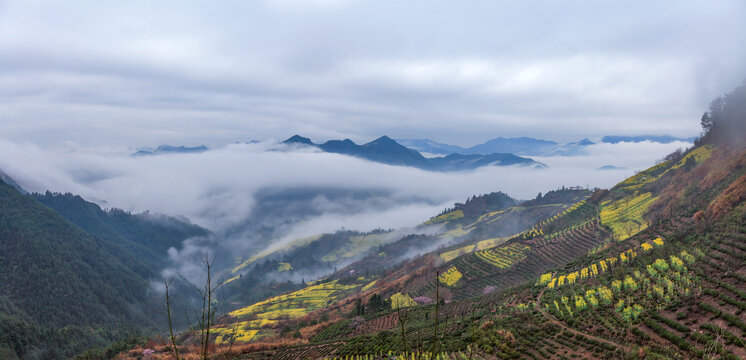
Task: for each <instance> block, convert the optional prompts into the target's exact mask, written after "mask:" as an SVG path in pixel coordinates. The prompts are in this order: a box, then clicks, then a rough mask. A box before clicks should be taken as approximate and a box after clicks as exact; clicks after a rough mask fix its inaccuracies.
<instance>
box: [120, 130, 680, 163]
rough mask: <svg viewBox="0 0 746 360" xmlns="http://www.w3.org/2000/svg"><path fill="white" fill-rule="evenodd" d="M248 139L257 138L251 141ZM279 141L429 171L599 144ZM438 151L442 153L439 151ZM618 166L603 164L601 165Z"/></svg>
mask: <svg viewBox="0 0 746 360" xmlns="http://www.w3.org/2000/svg"><path fill="white" fill-rule="evenodd" d="M693 140H694V138H693V137H691V138H677V137H673V136H668V135H637V136H604V137H603V138H602V139H601V140H600V142H599V143H604V144H619V143H639V142H643V141H647V142H653V143H661V144H669V143H673V142H683V143H690V142H692V141H693ZM250 143H259V141H256V140H255V141H252V142H250ZM281 144H284V145H289V146H291V147H292V148H293V149H297V148H306V147H307V148H312V149H318V150H321V151H323V152H328V153H334V154H342V155H347V156H353V157H357V158H362V159H366V160H369V161H374V162H379V163H383V164H388V165H397V166H409V167H415V168H419V169H423V170H430V171H465V170H474V169H477V168H480V167H483V166H511V165H520V166H534V167H538V168H542V167H546V165H545V164H543V163H541V162H538V161H536V160H534V159H531V158H528V156H538V157H552V156H580V155H587V154H588V151H587V147H588V146H591V145H595V144H596V143H595V142H593V141H591V140H589V139H587V138H585V139H582V140H580V141H575V142H568V143H558V142H555V141H550V140H543V139H536V138H532V137H525V136H524V137H515V138H504V137H498V138H495V139H491V140H488V141H486V142H484V143H481V144H477V145H474V146H471V147H468V148H465V147H461V146H458V145H451V144H446V143H440V142H436V141H433V140H429V139H399V140H394V139H392V138H390V137H388V136H385V135H384V136H381V137H379V138H377V139H375V140H373V141H370V142H368V143H365V144H362V145H358V144H356V143H355V142H353V141H352V140H350V139H344V140H329V141H326V142H324V143H321V144H316V143H314V142H313V141H312V140H311V139H310V138H307V137H303V136H301V135H293V136H292V137H290V138H288V139H287V140H285V141H282V142H281ZM208 150H210V149H209V148H208V147H207V146H205V145H199V146H183V145H182V146H172V145H160V146H157V147H155V148H153V149H152V150H148V149H141V150H138V151H137V152H135V153H133V154H132V156H150V155H159V154H190V153H201V152H205V151H208ZM437 155H440V156H437ZM611 168H615V166H614V165H604V167H603V169H605V170H608V169H611Z"/></svg>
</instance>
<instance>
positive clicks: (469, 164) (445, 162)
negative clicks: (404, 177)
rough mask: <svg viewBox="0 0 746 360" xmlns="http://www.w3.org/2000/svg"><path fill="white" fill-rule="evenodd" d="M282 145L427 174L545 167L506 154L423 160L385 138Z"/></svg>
mask: <svg viewBox="0 0 746 360" xmlns="http://www.w3.org/2000/svg"><path fill="white" fill-rule="evenodd" d="M282 144H285V145H292V146H297V145H300V146H310V147H314V148H318V149H320V150H322V151H324V152H328V153H335V154H342V155H349V156H354V157H359V158H363V159H366V160H370V161H374V162H379V163H383V164H388V165H398V166H410V167H415V168H419V169H423V170H430V171H465V170H474V169H477V168H480V167H483V166H509V165H522V166H535V167H546V165H544V164H542V163H539V162H537V161H535V160H533V159H530V158H525V157H520V156H517V155H514V154H508V153H490V154H486V155H482V154H471V155H461V154H451V155H449V156H444V157H435V158H426V157H424V156H423V155H422V154H420V153H419V152H418V151H417V150H414V149H410V148H408V147H406V146H404V145H402V144H400V143H399V142H397V141H396V140H394V139H392V138H390V137H388V136H385V135H384V136H381V137H379V138H377V139H375V140H373V141H370V142H368V143H365V144H363V145H358V144H356V143H355V142H353V141H352V140H350V139H344V140H329V141H327V142H325V143H323V144H315V143H313V142H312V141H311V139H309V138H306V137H303V136H300V135H293V136H292V137H290V138H288V139H287V140H285V141H283V142H282Z"/></svg>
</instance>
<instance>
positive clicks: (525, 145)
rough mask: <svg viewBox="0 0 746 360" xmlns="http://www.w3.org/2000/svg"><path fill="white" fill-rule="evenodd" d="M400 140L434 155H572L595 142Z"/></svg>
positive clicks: (522, 139)
mask: <svg viewBox="0 0 746 360" xmlns="http://www.w3.org/2000/svg"><path fill="white" fill-rule="evenodd" d="M398 141H399V142H400V143H401V144H403V145H404V146H407V147H409V148H412V149H415V150H417V151H421V152H423V153H428V154H433V155H449V154H454V153H457V154H464V155H476V154H490V153H511V154H516V155H519V156H553V155H566V156H570V155H578V154H582V153H583V149H584V148H585V147H586V146H588V145H593V144H594V142H592V141H590V140H588V139H583V140H580V141H577V142H572V143H567V144H560V143H557V142H554V141H549V140H542V139H535V138H531V137H525V136H524V137H516V138H504V137H498V138H495V139H491V140H488V141H486V142H484V143H482V144H478V145H474V146H472V147H468V148H464V147H461V146H457V145H450V144H443V143H439V142H436V141H433V140H429V139H400V140H398Z"/></svg>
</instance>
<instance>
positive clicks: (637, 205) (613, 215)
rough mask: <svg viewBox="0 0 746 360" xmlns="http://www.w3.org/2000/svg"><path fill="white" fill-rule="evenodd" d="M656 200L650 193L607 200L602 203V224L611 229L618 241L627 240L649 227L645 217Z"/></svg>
mask: <svg viewBox="0 0 746 360" xmlns="http://www.w3.org/2000/svg"><path fill="white" fill-rule="evenodd" d="M655 200H656V197H654V196H653V195H652V194H651V193H649V192H646V193H642V194H639V195H632V196H627V197H624V198H622V199H619V200H615V201H614V200H607V201H605V202H603V203H601V214H600V216H601V224H603V225H604V226H608V227H609V228H611V230H612V232H613V234H614V239H616V240H617V241H622V240H626V239H628V238H629V237H631V236H633V235H635V234H637V233H639V232H640V231H643V230H645V229H646V228H647V227H648V222H647V221H646V220H645V219H643V215H644V214H645V212H646V211H647V210H648V207H650V205H651V204H653V202H654V201H655Z"/></svg>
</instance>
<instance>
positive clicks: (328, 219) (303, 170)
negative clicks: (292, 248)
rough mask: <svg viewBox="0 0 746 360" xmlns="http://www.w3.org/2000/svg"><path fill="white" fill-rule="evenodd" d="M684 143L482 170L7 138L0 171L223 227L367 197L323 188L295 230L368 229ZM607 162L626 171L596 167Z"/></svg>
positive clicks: (260, 149)
mask: <svg viewBox="0 0 746 360" xmlns="http://www.w3.org/2000/svg"><path fill="white" fill-rule="evenodd" d="M687 145H689V144H687V143H671V144H659V143H650V142H643V143H635V144H632V143H619V144H597V145H593V146H590V147H588V150H589V153H588V155H585V156H574V157H549V158H537V160H539V161H542V162H543V163H545V164H547V165H548V166H549V168H548V169H532V168H524V167H485V168H480V169H478V170H476V171H472V172H464V173H437V172H428V171H422V170H419V169H415V168H408V167H399V166H389V165H383V164H378V163H373V162H368V161H365V160H361V159H357V158H353V157H347V156H342V155H337V154H329V153H322V152H315V151H304V150H298V149H295V150H289V151H273V150H272V149H273V148H274V147H275V145H274V144H273V143H259V144H233V145H229V146H226V147H224V148H220V149H215V150H210V151H207V152H204V153H199V154H174V155H158V156H150V157H131V156H128V155H127V154H124V153H117V152H109V151H105V150H106V149H104V151H96V149H91V148H78V149H77V150H76V151H53V150H48V149H44V148H41V147H39V146H37V145H34V144H29V143H22V144H19V143H14V142H9V141H4V140H2V141H0V169H2V170H3V171H4V172H6V173H7V174H9V175H10V176H11V177H13V178H14V179H16V181H18V182H19V183H20V184H21V185H22V186H24V187H25V188H26V189H27V190H30V191H37V192H43V191H46V190H51V191H54V192H72V193H75V194H80V195H81V196H83V197H84V198H86V199H88V200H91V201H96V202H98V203H100V204H101V205H102V206H104V207H118V208H122V209H125V210H130V211H134V212H141V211H146V210H150V211H153V212H159V213H164V214H168V215H173V216H185V217H187V218H189V219H191V220H192V221H193V222H196V223H197V224H200V225H202V226H205V227H207V228H210V229H211V230H213V231H216V232H220V231H221V230H225V229H230V228H235V227H237V226H239V225H240V224H242V223H243V222H245V221H246V219H250V218H261V215H262V214H260V213H256V211H260V210H261V208H257V206H256V205H257V199H262V197H261V196H264V195H261V194H263V192H265V191H266V190H267V189H275V190H277V189H280V190H281V189H342V190H345V191H349V192H353V191H356V192H357V193H366V192H367V193H369V194H370V195H366V196H364V197H358V198H357V200H356V199H352V198H345V197H340V198H339V199H341V200H339V199H337V198H331V199H330V198H329V197H328V196H326V195H323V193H322V194H321V195H319V196H317V197H314V198H312V199H310V201H308V204H307V205H306V206H308V207H310V209H311V210H312V211H308V210H303V211H304V212H308V213H310V214H312V215H313V217H311V218H306V219H303V221H302V222H300V223H294V224H293V230H292V232H291V235H292V237H296V238H301V237H304V236H311V235H315V234H318V233H321V232H332V231H334V230H337V229H339V228H341V227H345V228H348V229H355V230H362V231H367V230H372V229H375V228H399V227H406V226H413V225H416V224H419V223H421V222H423V221H425V220H427V219H428V218H429V217H430V216H433V215H435V214H437V212H439V211H440V210H442V208H443V207H445V206H448V205H450V204H452V203H453V202H455V201H463V200H464V199H466V198H467V197H470V196H471V195H474V194H480V193H488V192H492V191H503V192H506V193H508V194H510V195H511V196H513V197H516V198H523V199H527V198H533V197H534V196H535V195H536V193H538V192H546V191H548V190H552V189H556V188H558V187H560V186H562V185H565V186H574V185H580V186H588V187H591V188H592V187H610V186H613V185H614V184H616V183H617V182H619V181H621V180H622V179H624V178H625V177H627V176H630V175H632V174H633V173H634V171H635V170H639V169H644V168H647V167H649V166H651V165H652V164H654V162H655V161H656V160H657V159H660V158H662V157H663V156H665V155H666V154H667V153H670V152H671V151H673V150H675V149H677V148H683V147H686V146H687ZM604 165H614V166H619V167H624V168H626V169H620V170H607V171H598V170H595V169H596V168H598V167H601V166H604ZM290 198H291V199H292V196H290ZM262 201H266V200H262ZM257 209H260V210H257ZM262 211H264V210H262ZM263 221H264V220H263Z"/></svg>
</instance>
